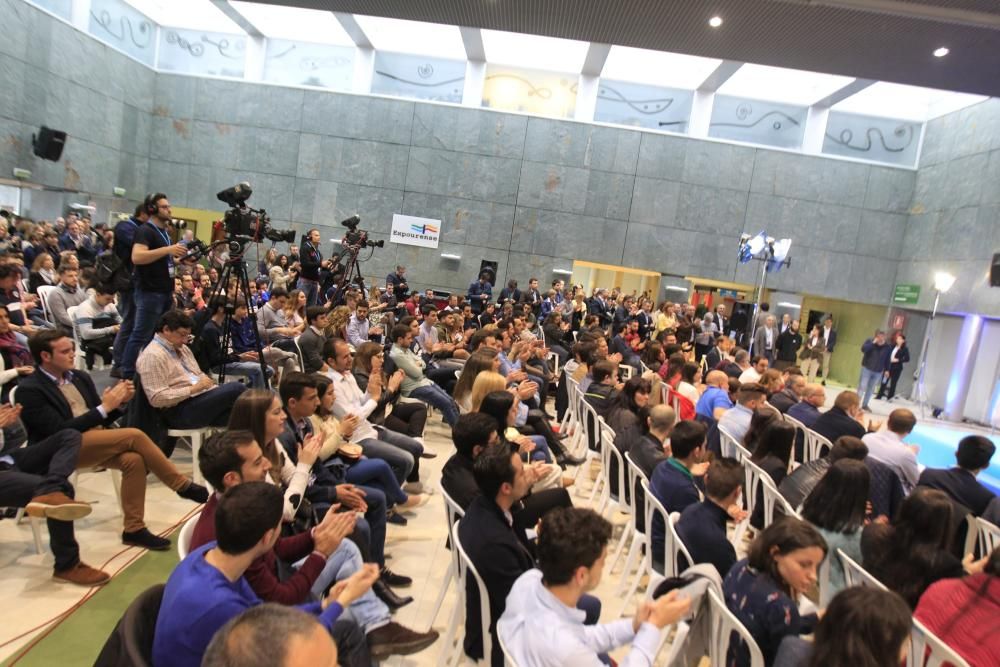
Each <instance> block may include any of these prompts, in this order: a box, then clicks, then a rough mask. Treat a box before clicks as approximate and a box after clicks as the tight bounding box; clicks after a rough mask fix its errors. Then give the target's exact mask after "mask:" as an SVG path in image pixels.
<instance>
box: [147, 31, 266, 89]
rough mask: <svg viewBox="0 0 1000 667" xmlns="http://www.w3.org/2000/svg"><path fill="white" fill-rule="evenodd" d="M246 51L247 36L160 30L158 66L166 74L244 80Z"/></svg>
mask: <svg viewBox="0 0 1000 667" xmlns="http://www.w3.org/2000/svg"><path fill="white" fill-rule="evenodd" d="M246 50H247V40H246V37H245V36H241V35H229V34H224V33H218V32H206V31H195V30H182V29H180V28H161V29H160V55H159V61H158V63H157V65H158V67H159V68H160V69H161V70H164V71H166V72H184V73H187V74H211V75H214V76H231V77H236V78H242V77H243V70H244V68H245V65H246Z"/></svg>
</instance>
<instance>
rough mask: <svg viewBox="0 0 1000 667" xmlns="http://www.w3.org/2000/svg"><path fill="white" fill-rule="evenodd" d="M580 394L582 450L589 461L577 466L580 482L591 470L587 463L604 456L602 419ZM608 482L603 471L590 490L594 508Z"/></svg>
mask: <svg viewBox="0 0 1000 667" xmlns="http://www.w3.org/2000/svg"><path fill="white" fill-rule="evenodd" d="M578 394H579V402H578V405H579V406H580V416H581V419H580V422H581V425H582V428H581V430H582V431H583V443H582V444H583V447H582V450H583V453H584V454H585V455H586V458H587V460H586V461H585V462H584V464H583V465H582V466H577V468H576V480H577V481H579V478H580V473H581V472H582V471H583V470H584V469H589V466H588V465H587V463H588V462H589V461H591V460H593V459H600V458H601V456H602V453H601V427H600V420H601V418H600V417H599V416H598V414H597V411H596V410H594V406H592V405H591V404H590V403H588V402H587V400H586V399H585V398H584V397H583V393H582V392H578ZM591 444H593V445H594V446H593V447H591ZM606 481H607V479H606V473H605V472H604V471H602V472H601V474H599V475H598V476H597V479H596V480H595V481H594V485H593V487H591V490H590V499H589V503H590V505H591V506H592V507H593V506H595V505H594V502H595V500H596V499H597V496H598V493H599V492H602V489H603V487H604V485H605V483H606ZM578 487H579V485H578ZM577 493H578V494H579V493H582V489H579V490H578V491H577Z"/></svg>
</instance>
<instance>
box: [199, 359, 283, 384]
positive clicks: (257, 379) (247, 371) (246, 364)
mask: <svg viewBox="0 0 1000 667" xmlns="http://www.w3.org/2000/svg"><path fill="white" fill-rule="evenodd" d="M222 368H223V367H222V366H216V367H215V368H213V369H212V374H213V375H218V373H219V371H220V370H222ZM271 373H272V371H271V369H270V368H268V369H267V377H271ZM224 374H225V375H226V376H236V377H245V378H246V379H247V382H249V383H250V386H251V387H253V388H254V389H267V383H266V382H265V380H264V376H263V375H261V373H260V364H258V363H257V362H255V361H230V362H229V363H227V364H226V365H225V372H224Z"/></svg>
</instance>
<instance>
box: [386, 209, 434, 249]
mask: <svg viewBox="0 0 1000 667" xmlns="http://www.w3.org/2000/svg"><path fill="white" fill-rule="evenodd" d="M440 238H441V221H440V220H434V219H432V218H416V217H414V216H412V215H400V214H399V213H396V214H393V216H392V233H391V234H389V241H390V242H391V243H402V244H404V245H418V246H422V247H424V248H436V247H438V240H439V239H440Z"/></svg>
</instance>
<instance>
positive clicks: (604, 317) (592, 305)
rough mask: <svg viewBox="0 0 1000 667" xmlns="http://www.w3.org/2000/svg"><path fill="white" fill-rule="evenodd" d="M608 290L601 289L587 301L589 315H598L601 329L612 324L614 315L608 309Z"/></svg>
mask: <svg viewBox="0 0 1000 667" xmlns="http://www.w3.org/2000/svg"><path fill="white" fill-rule="evenodd" d="M607 296H608V290H606V289H604V288H601V289H599V290H597V292H596V293H595V294H594V296H593V297H591V298H590V299H589V300H588V301H587V314H588V315H596V316H597V319H598V320H599V321H600V323H601V327H602V328H603V327H606V326H608V325H609V324H611V320H612V319H613V315H614V313H613V312H612V311H611V309H610V308H609V307H608V302H607Z"/></svg>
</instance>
